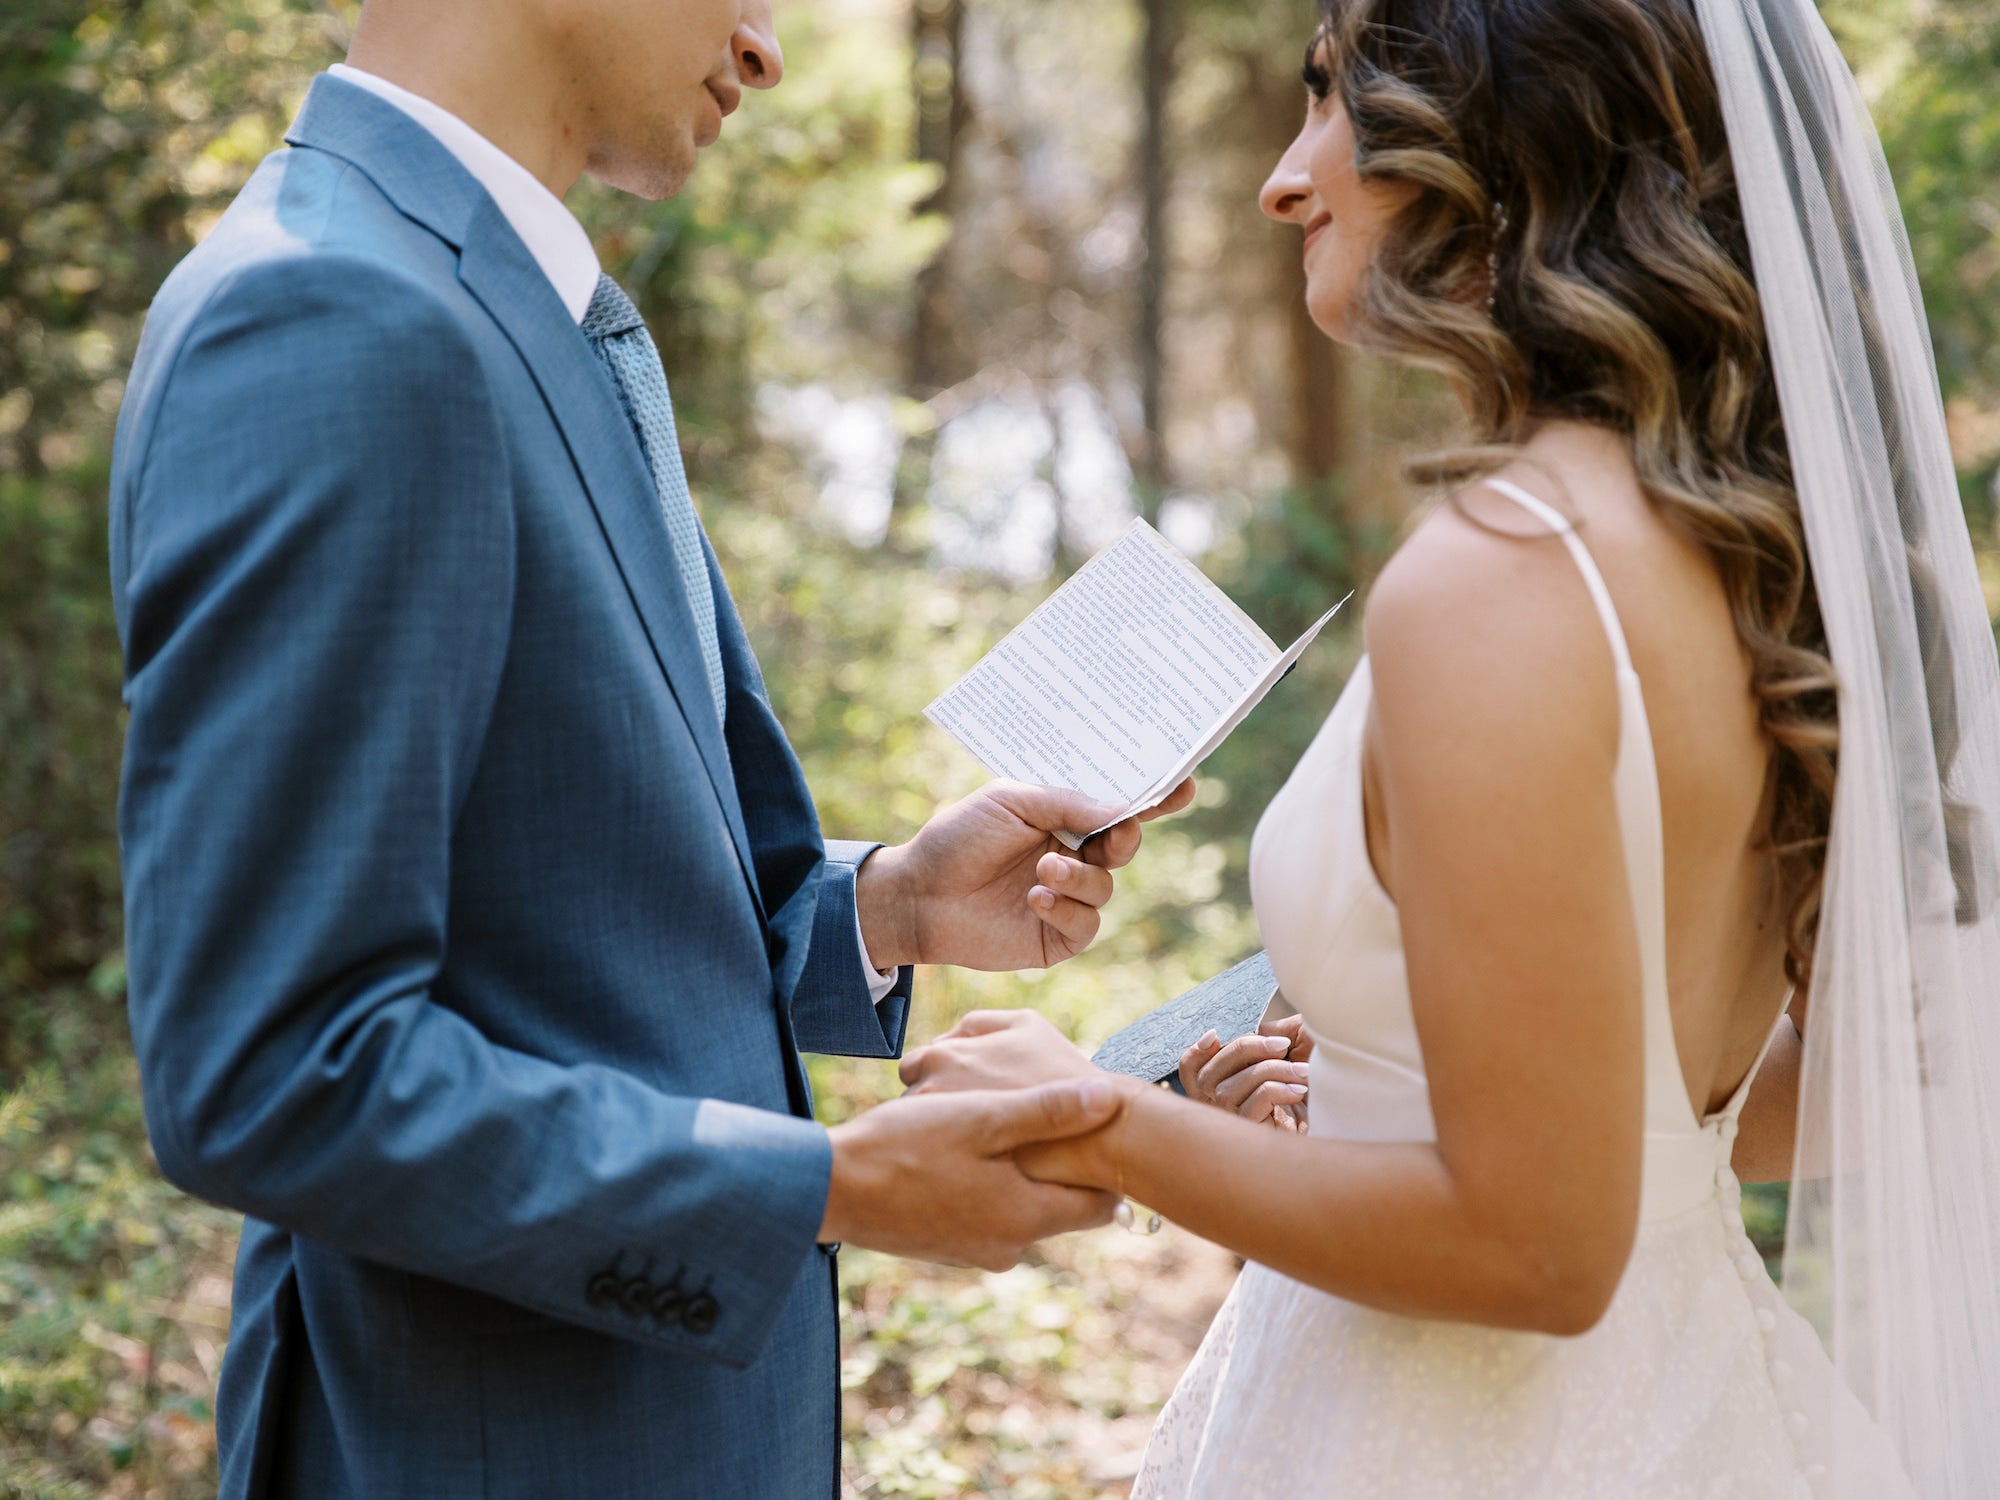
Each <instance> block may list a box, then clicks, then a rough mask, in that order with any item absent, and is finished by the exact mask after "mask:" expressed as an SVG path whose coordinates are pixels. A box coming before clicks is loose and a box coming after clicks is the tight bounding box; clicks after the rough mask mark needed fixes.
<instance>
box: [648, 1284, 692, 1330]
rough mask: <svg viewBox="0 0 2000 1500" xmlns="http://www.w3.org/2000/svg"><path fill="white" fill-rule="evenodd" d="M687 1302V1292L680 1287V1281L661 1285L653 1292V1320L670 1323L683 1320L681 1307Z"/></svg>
mask: <svg viewBox="0 0 2000 1500" xmlns="http://www.w3.org/2000/svg"><path fill="white" fill-rule="evenodd" d="M686 1304H687V1293H686V1292H684V1291H682V1290H681V1289H680V1286H679V1284H678V1283H676V1284H675V1285H673V1286H663V1287H661V1288H660V1289H659V1290H658V1291H657V1292H655V1293H653V1321H654V1322H656V1323H663V1324H668V1325H671V1324H674V1323H678V1322H679V1321H680V1320H681V1309H682V1308H683V1307H684V1306H685V1305H686Z"/></svg>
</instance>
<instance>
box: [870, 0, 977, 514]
mask: <svg viewBox="0 0 2000 1500" xmlns="http://www.w3.org/2000/svg"><path fill="white" fill-rule="evenodd" d="M910 31H911V82H912V85H913V87H914V88H915V91H916V103H917V131H916V135H917V139H916V157H917V160H918V161H921V162H928V163H931V164H933V165H935V166H936V167H938V168H939V169H940V175H939V177H938V185H937V187H936V188H934V189H933V190H932V192H931V194H930V196H929V197H927V198H925V199H924V201H923V202H922V203H920V204H918V205H917V208H918V211H919V212H920V213H926V214H942V215H943V216H944V217H945V218H946V220H947V221H949V220H950V219H951V216H952V212H953V209H954V208H955V206H956V201H955V191H956V188H957V186H958V179H959V165H960V157H961V153H962V146H963V142H964V138H965V130H966V126H967V124H968V123H969V121H970V118H971V109H970V106H969V104H968V102H967V99H966V94H965V81H964V73H963V70H962V69H961V68H960V66H959V58H960V54H961V51H962V49H963V47H964V44H965V0H914V3H913V4H912V5H911V7H910ZM951 250H952V242H951V239H950V238H949V237H947V239H946V240H945V242H944V244H942V245H940V246H939V247H938V252H937V254H936V255H934V256H932V257H931V261H930V264H929V265H927V266H925V267H924V269H923V270H922V271H920V272H919V273H918V274H917V281H916V305H915V307H914V308H913V309H912V318H911V324H910V345H909V364H908V373H907V385H908V390H909V394H910V395H911V396H912V397H913V398H914V399H916V400H918V401H928V400H930V399H931V398H932V397H933V396H935V395H937V393H938V392H939V391H941V390H944V389H945V388H946V387H948V386H949V385H951V384H952V379H953V364H954V359H953V347H954V344H955V339H954V336H953V333H954V330H953V327H952V324H953V315H952V306H951V276H950V268H951V258H952V257H951ZM933 447H934V443H933V435H932V434H930V433H918V434H915V435H913V436H912V437H911V438H910V439H909V441H908V442H906V443H905V444H904V448H903V457H902V461H901V463H900V464H899V465H898V466H897V470H896V484H895V490H894V495H893V499H892V502H891V510H890V516H889V537H890V541H891V543H892V544H894V543H895V542H896V541H897V540H898V538H899V536H900V534H901V532H902V531H903V530H904V523H905V522H906V521H907V519H908V517H909V515H910V513H911V512H913V511H915V510H917V509H919V508H920V507H921V505H922V503H923V498H924V495H925V494H926V492H927V491H928V490H929V488H930V472H931V454H932V450H933Z"/></svg>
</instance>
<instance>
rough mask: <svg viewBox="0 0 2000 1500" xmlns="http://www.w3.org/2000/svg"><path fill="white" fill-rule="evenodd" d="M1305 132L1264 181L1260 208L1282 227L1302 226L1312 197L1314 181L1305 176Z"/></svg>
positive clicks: (1288, 148) (1259, 201) (1259, 195)
mask: <svg viewBox="0 0 2000 1500" xmlns="http://www.w3.org/2000/svg"><path fill="white" fill-rule="evenodd" d="M1305 163H1306V139H1305V132H1303V131H1301V132H1300V133H1299V136H1298V139H1296V140H1294V141H1293V142H1292V144H1291V145H1290V146H1289V147H1287V148H1286V150H1285V154H1284V155H1283V156H1281V157H1280V158H1278V164H1277V166H1275V167H1273V168H1272V169H1271V175H1270V176H1269V177H1268V178H1266V179H1265V181H1264V190H1263V191H1262V192H1261V193H1259V194H1258V195H1257V206H1258V207H1259V208H1261V209H1263V210H1264V212H1265V214H1266V215H1268V216H1269V217H1271V218H1273V219H1276V220H1277V221H1278V222H1279V223H1281V224H1303V223H1304V222H1305V205H1306V202H1307V201H1308V200H1309V199H1310V198H1311V197H1312V190H1313V187H1312V178H1311V177H1310V176H1308V175H1307V173H1306V166H1305Z"/></svg>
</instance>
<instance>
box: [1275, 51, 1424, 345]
mask: <svg viewBox="0 0 2000 1500" xmlns="http://www.w3.org/2000/svg"><path fill="white" fill-rule="evenodd" d="M1327 53H1328V44H1327V43H1326V42H1324V41H1322V42H1321V43H1320V44H1319V46H1318V47H1316V48H1315V49H1314V50H1313V57H1312V63H1311V65H1310V66H1309V67H1308V69H1307V82H1308V85H1309V98H1308V103H1307V107H1306V122H1305V124H1304V125H1303V126H1301V127H1300V128H1299V134H1298V138H1297V139H1296V140H1294V141H1293V142H1292V144H1291V147H1290V149H1289V150H1287V151H1286V152H1285V154H1284V156H1283V158H1282V159H1280V161H1279V162H1278V165H1277V168H1276V169H1275V170H1274V171H1273V172H1272V173H1271V176H1270V180H1269V181H1267V182H1266V183H1265V184H1264V191H1263V192H1262V193H1261V194H1260V195H1259V196H1258V204H1259V206H1260V207H1261V208H1262V209H1263V210H1264V212H1265V213H1266V214H1268V215H1269V216H1270V217H1271V218H1273V219H1277V220H1279V221H1280V222H1282V223H1286V224H1296V225H1298V226H1299V227H1300V228H1301V229H1303V230H1304V231H1305V245H1304V248H1303V252H1302V253H1303V254H1304V256H1305V265H1306V309H1307V311H1309V312H1310V313H1311V314H1312V319H1313V322H1315V323H1317V324H1318V325H1319V327H1320V329H1321V330H1322V331H1323V332H1324V333H1325V334H1326V335H1327V337H1329V338H1333V339H1339V340H1342V341H1343V342H1345V341H1347V340H1348V338H1349V328H1350V326H1351V324H1352V318H1353V314H1354V311H1355V308H1356V300H1357V298H1358V297H1359V296H1360V292H1361V283H1362V278H1363V277H1364V276H1365V275H1366V274H1367V271H1368V267H1369V264H1370V263H1371V262H1372V261H1373V260H1374V259H1375V253H1376V251H1377V250H1378V249H1379V248H1380V246H1381V243H1382V236H1383V233H1384V231H1385V230H1386V229H1387V228H1388V225H1389V221H1390V220H1391V219H1393V218H1394V217H1395V216H1396V214H1397V213H1398V212H1399V211H1400V210H1401V209H1402V208H1403V207H1404V206H1405V205H1407V204H1408V203H1409V202H1410V201H1411V200H1412V199H1413V198H1415V197H1416V196H1417V189H1416V188H1415V187H1414V186H1413V185H1411V184H1409V183H1405V182H1380V181H1376V182H1369V181H1364V180H1363V179H1362V177H1361V175H1360V174H1359V173H1358V172H1356V171H1355V168H1354V127H1353V125H1352V124H1351V123H1350V122H1349V120H1348V118H1347V110H1346V108H1345V106H1343V105H1342V104H1341V102H1340V96H1339V94H1338V93H1336V92H1335V91H1334V90H1333V89H1332V88H1331V86H1330V85H1331V82H1332V79H1331V70H1330V68H1329V67H1328V56H1327Z"/></svg>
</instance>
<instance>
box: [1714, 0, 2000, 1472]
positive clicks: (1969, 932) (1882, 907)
mask: <svg viewBox="0 0 2000 1500" xmlns="http://www.w3.org/2000/svg"><path fill="white" fill-rule="evenodd" d="M1697 9H1698V11H1699V14H1700V18H1701V27H1702V32H1703V35H1704V37H1705V38H1706V40H1707V43H1708V50H1709V55H1710V57H1711V59H1712V61H1713V64H1714V68H1715V73H1716V80H1717V83H1718V85H1719V87H1720V89H1721V95H1722V103H1723V110H1724V114H1725V118H1726V120H1727V124H1728V130H1729V144H1730V153H1731V156H1732V159H1733V161H1734V163H1735V168H1736V178H1737V186H1738V191H1739V194H1740V196H1741V199H1742V204H1743V212H1744V217H1745V221H1746V224H1747V227H1748V230H1749V240H1750V251H1751V258H1752V261H1753V263H1754V267H1755V271H1756V277H1757V285H1758V289H1759V291H1760V294H1761V295H1762V298H1763V304H1764V320H1765V326H1766V329H1767V331H1768V334H1769V338H1770V346H1771V354H1772V359H1773V361H1774V366H1775V370H1776V374H1777V382H1778V391H1779V397H1780V400H1781V403H1782V406H1783V410H1784V418H1785V428H1786V434H1787V437H1788V439H1789V442H1790V446H1791V454H1792V463H1793V468H1794V471H1795V476H1796V479H1797V482H1798V493H1799V505H1800V509H1801V511H1802V513H1803V517H1804V522H1805V531H1806V541H1807V546H1808V550H1809V552H1810V555H1811V558H1812V568H1813V574H1814V577H1815V579H1816V581H1817V584H1818V589H1819V600H1820V608H1821V612H1822V615H1823V617H1824V619H1825V622H1826V633H1827V640H1828V642H1829V644H1830V646H1831V648H1832V655H1833V662H1834V668H1835V671H1836V673H1837V675H1838V677H1839V679H1840V693H1839V702H1840V752H1839V784H1838V788H1837V790H1836V793H1835V797H1834V808H1833V833H1832V841H1831V844H1830V846H1829V850H1828V857H1827V870H1826V890H1825V901H1824V906H1823V908H1822V913H1821V917H1820V926H1819V948H1818V956H1817V959H1816V961H1815V964H1814V968H1813V977H1812V986H1811V996H1810V1014H1809V1016H1808V1020H1807V1025H1806V1038H1805V1074H1804V1083H1803V1086H1802V1091H1801V1100H1800V1121H1799V1124H1800V1135H1799V1155H1798V1159H1797V1166H1796V1167H1795V1169H1794V1181H1793V1184H1792V1197H1791V1220H1790V1230H1789V1235H1788V1239H1787V1244H1786V1248H1785V1288H1786V1292H1787V1294H1788V1295H1789V1296H1790V1297H1791V1298H1792V1299H1793V1300H1794V1302H1795V1303H1796V1304H1797V1305H1798V1306H1799V1307H1800V1309H1801V1310H1802V1311H1803V1312H1805V1313H1806V1314H1807V1315H1808V1316H1809V1317H1810V1318H1812V1319H1813V1321H1814V1322H1815V1323H1816V1324H1817V1325H1818V1327H1819V1328H1820V1331H1821V1333H1822V1335H1823V1336H1824V1337H1825V1338H1826V1340H1827V1343H1828V1348H1829V1352H1830V1353H1831V1354H1832V1356H1833V1360H1834V1363H1835V1365H1836V1367H1837V1368H1838V1369H1839V1371H1840V1373H1841V1376H1842V1377H1843V1379H1844V1381H1845V1383H1846V1385H1847V1387H1848V1389H1849V1390H1850V1391H1851V1392H1852V1393H1853V1394H1854V1396H1856V1397H1858V1398H1859V1399H1860V1401H1861V1402H1862V1404H1863V1405H1865V1406H1866V1407H1867V1408H1868V1409H1869V1410H1870V1411H1871V1412H1872V1413H1873V1414H1874V1416H1875V1418H1876V1421H1877V1423H1879V1425H1880V1426H1881V1427H1882V1428H1883V1429H1884V1430H1885V1431H1886V1432H1887V1434H1888V1435H1889V1437H1890V1439H1891V1441H1892V1442H1893V1443H1894V1445H1895V1447H1896V1449H1897V1451H1898V1453H1899V1455H1900V1456H1901V1459H1902V1462H1903V1465H1904V1467H1905V1468H1906V1469H1907V1471H1908V1473H1909V1476H1910V1478H1911V1480H1912V1481H1913V1482H1914V1484H1915V1486H1916V1489H1917V1493H1918V1494H1919V1495H1920V1496H1922V1497H1924V1500H1994V1497H2000V843H1996V840H2000V662H1996V658H1995V651H1994V639H1993V635H1992V632H1991V629H1990V626H1989V623H1988V619H1987V615H1986V609H1985V605H1984V602H1983V600H1982V598H1981V593H1980V587H1979V580H1978V577H1977V574H1976V570H1975V567H1974V563H1973V555H1972V547H1971V541H1970V538H1969V537H1968V535H1967V533H1966V525H1965V517H1964V512H1963V510H1962V509H1961V507H1960V502H1959V496H1958V490H1957V485H1956V482H1955V479H1954V476H1953V472H1952V464H1951V455H1950V451H1949V448H1948V446H1947V442H1946V437H1945V424H1944V411H1943V407H1942V405H1941V403H1940V401H1939V397H1938V387H1937V374H1936V367H1935V365H1934V363H1933V361H1932V356H1931V347H1930V337H1929V334H1928V332H1927V330H1926V325H1925V322H1924V314H1923V304H1922V302H1921V300H1920V299H1919V296H1918V292H1917V283H1916V276H1915V272H1914V270H1913V269H1912V266H1911V261H1910V252H1909V245H1908V242H1907V240H1906V238H1905V236H1904V231H1903V220H1902V215H1901V212H1900V211H1899V209H1898V208H1897V205H1896V197H1895V191H1894V188H1893V187H1892V185H1891V183H1890V181H1889V175H1888V170H1887V167H1886V165H1885V163H1884V162H1883V159H1882V153H1881V148H1880V146H1879V145H1878V144H1877V142H1876V138H1875V132H1874V128H1873V126H1872V125H1871V123H1870V122H1869V119H1868V114H1867V110H1866V108H1865V106H1864V105H1863V103H1862V101H1861V97H1860V94H1859V91H1858V90H1857V88H1856V87H1855V83H1854V79H1853V77H1852V76H1851V75H1850V74H1849V72H1848V70H1847V66H1846V64H1845V63H1844V62H1843V61H1842V59H1841V56H1840V54H1839V52H1838V51H1837V50H1836V49H1835V47H1834V44H1833V40H1832V38H1831V37H1830V36H1829V35H1828V33H1827V30H1826V27H1825V25H1824V24H1823V23H1822V22H1821V20H1820V18H1819V15H1818V13H1817V11H1816V10H1815V9H1814V8H1813V5H1812V3H1811V0H1697ZM1808 1417H1809V1420H1812V1421H1815V1422H1822V1421H1823V1422H1826V1423H1829V1424H1831V1428H1832V1436H1833V1438H1834V1442H1835V1449H1834V1451H1835V1454H1836V1459H1837V1458H1838V1455H1839V1453H1840V1448H1839V1444H1840V1440H1841V1437H1842V1426H1841V1424H1840V1422H1839V1421H1838V1419H1837V1414H1836V1413H1835V1412H1833V1411H1831V1410H1829V1411H1825V1412H1814V1413H1810V1414H1808ZM1850 1425H1851V1424H1850ZM1857 1469H1858V1462H1853V1461H1851V1462H1849V1463H1847V1464H1842V1463H1839V1462H1838V1461H1836V1463H1835V1464H1834V1466H1833V1469H1832V1472H1831V1473H1829V1474H1828V1475H1827V1476H1826V1477H1825V1481H1824V1488H1825V1489H1826V1491H1827V1492H1829V1493H1832V1494H1835V1495H1838V1496H1840V1497H1841V1500H1869V1497H1865V1496H1863V1495H1862V1494H1860V1493H1859V1486H1860V1481H1858V1480H1857V1478H1856V1471H1857Z"/></svg>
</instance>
